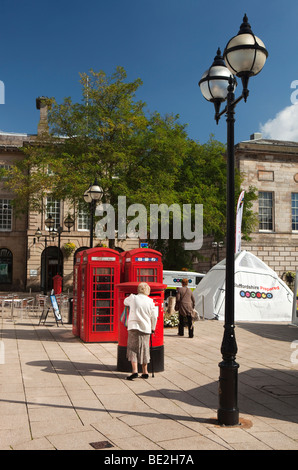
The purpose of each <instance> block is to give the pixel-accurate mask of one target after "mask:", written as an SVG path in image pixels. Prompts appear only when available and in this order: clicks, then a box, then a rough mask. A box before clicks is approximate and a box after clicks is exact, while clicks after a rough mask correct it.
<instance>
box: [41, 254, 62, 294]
mask: <svg viewBox="0 0 298 470" xmlns="http://www.w3.org/2000/svg"><path fill="white" fill-rule="evenodd" d="M56 274H60V276H62V277H63V254H62V251H61V250H60V249H59V248H58V247H57V246H48V247H47V248H46V249H44V250H43V252H42V255H41V289H42V290H43V292H49V291H51V290H52V289H53V277H54V276H56Z"/></svg>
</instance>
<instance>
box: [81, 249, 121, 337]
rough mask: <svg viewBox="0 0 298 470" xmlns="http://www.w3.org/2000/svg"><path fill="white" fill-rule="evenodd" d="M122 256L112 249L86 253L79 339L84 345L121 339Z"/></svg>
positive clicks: (87, 251)
mask: <svg viewBox="0 0 298 470" xmlns="http://www.w3.org/2000/svg"><path fill="white" fill-rule="evenodd" d="M119 282H120V253H119V252H118V251H115V250H112V249H110V248H90V249H89V250H86V251H84V253H83V260H82V264H81V310H80V317H81V320H80V338H81V339H82V340H83V341H85V342H109V341H117V340H118V297H119V296H118V289H117V288H116V285H117V284H119Z"/></svg>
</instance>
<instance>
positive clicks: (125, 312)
mask: <svg viewBox="0 0 298 470" xmlns="http://www.w3.org/2000/svg"><path fill="white" fill-rule="evenodd" d="M128 314H129V307H124V310H123V312H122V313H121V316H120V321H121V323H123V325H124V326H125V327H126V328H127V321H128Z"/></svg>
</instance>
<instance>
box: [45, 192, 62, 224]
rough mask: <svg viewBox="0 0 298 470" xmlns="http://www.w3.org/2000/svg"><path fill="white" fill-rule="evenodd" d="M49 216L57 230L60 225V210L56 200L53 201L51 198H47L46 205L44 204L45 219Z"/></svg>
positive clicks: (58, 202)
mask: <svg viewBox="0 0 298 470" xmlns="http://www.w3.org/2000/svg"><path fill="white" fill-rule="evenodd" d="M49 215H51V216H52V217H53V219H54V222H55V225H54V228H58V227H59V226H60V225H61V224H60V215H61V209H60V201H59V200H57V199H54V198H53V197H48V198H47V204H46V219H47V218H48V217H49Z"/></svg>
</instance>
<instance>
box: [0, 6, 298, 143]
mask: <svg viewBox="0 0 298 470" xmlns="http://www.w3.org/2000/svg"><path fill="white" fill-rule="evenodd" d="M244 13H246V14H247V16H248V19H249V22H250V24H251V27H252V30H253V32H254V34H255V35H256V36H258V37H259V38H260V39H262V40H263V42H264V43H265V46H266V48H267V49H268V51H269V57H268V60H267V62H266V64H265V67H264V69H263V70H262V72H261V73H260V74H259V75H257V76H256V77H253V78H252V79H251V80H250V83H249V89H250V96H249V98H248V101H247V103H244V102H241V103H239V104H238V106H237V111H236V130H235V141H236V142H239V141H241V140H247V139H249V137H250V134H252V133H253V132H259V131H260V130H261V129H262V130H263V132H266V136H267V137H269V138H279V139H285V140H287V139H288V140H298V106H295V104H293V103H292V102H291V96H292V97H293V95H292V93H293V92H294V91H295V89H291V83H292V82H294V81H295V80H297V83H298V55H297V50H298V47H297V45H298V28H297V18H298V3H297V1H295V0H284V2H280V0H279V1H277V0H270V1H269V0H268V1H262V0H258V1H256V0H250V1H249V2H248V1H241V0H231V1H228V0H227V1H225V2H223V1H221V0H213V1H212V2H206V1H205V2H203V1H200V0H150V1H145V0H85V1H84V2H82V1H77V0H71V1H70V0H60V1H59V2H58V1H57V0H50V1H49V0H39V1H38V0H27V1H26V2H24V1H22V0H18V1H16V0H2V2H1V32H0V35H1V46H2V47H1V61H0V80H2V81H3V82H4V85H5V103H4V104H1V106H0V129H1V130H2V131H5V132H25V133H29V134H30V133H32V134H35V133H36V132H37V124H38V120H39V111H38V110H36V108H35V99H36V97H37V96H40V95H44V96H49V97H50V96H54V97H55V98H56V99H57V101H58V102H62V100H63V98H64V97H65V96H71V97H72V98H73V100H74V101H80V99H81V95H80V85H79V72H87V71H88V70H90V69H91V68H93V69H94V70H95V71H98V70H104V71H105V72H106V73H107V74H111V73H113V71H114V70H115V68H116V66H118V65H121V66H123V67H124V68H125V69H126V71H127V73H128V79H129V80H134V79H136V78H138V77H140V78H141V79H142V81H143V86H142V87H141V89H140V90H139V91H138V94H137V98H138V99H141V100H143V101H145V102H146V103H147V109H148V111H158V112H160V113H161V114H166V113H173V114H179V115H180V122H181V123H183V124H188V127H187V131H188V134H189V136H190V137H191V138H193V139H195V140H198V141H199V142H200V143H205V142H207V140H208V139H209V136H210V134H214V136H215V138H216V139H218V140H220V141H221V142H224V143H225V142H226V124H225V119H224V118H222V120H221V122H220V123H219V125H216V124H215V121H214V119H213V105H211V104H210V103H208V102H207V101H206V100H205V99H204V98H203V97H202V95H201V92H200V89H199V87H198V81H199V80H200V78H201V76H202V74H203V72H204V71H205V70H206V69H207V68H209V66H210V65H211V63H212V61H213V58H214V56H215V55H216V51H217V48H218V47H221V49H222V51H223V50H224V48H225V46H226V44H227V42H228V41H229V39H231V37H232V36H234V35H236V34H237V33H238V31H239V27H240V24H241V23H242V18H243V15H244ZM238 88H239V89H240V88H241V84H240V83H239V87H238ZM297 90H298V86H297ZM296 128H297V130H296Z"/></svg>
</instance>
